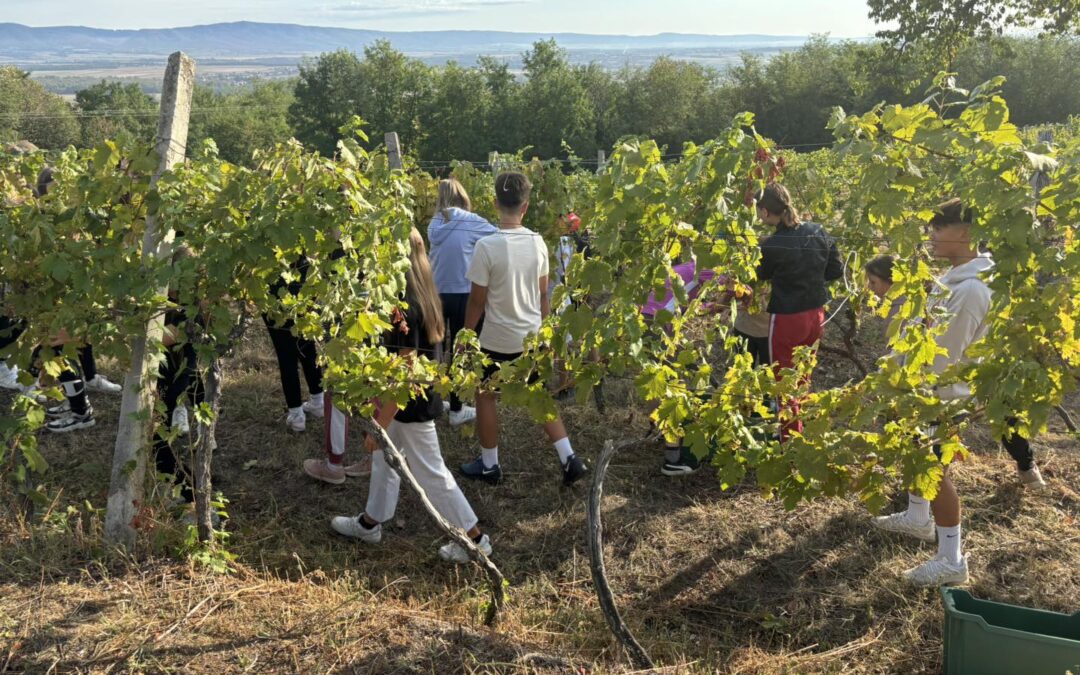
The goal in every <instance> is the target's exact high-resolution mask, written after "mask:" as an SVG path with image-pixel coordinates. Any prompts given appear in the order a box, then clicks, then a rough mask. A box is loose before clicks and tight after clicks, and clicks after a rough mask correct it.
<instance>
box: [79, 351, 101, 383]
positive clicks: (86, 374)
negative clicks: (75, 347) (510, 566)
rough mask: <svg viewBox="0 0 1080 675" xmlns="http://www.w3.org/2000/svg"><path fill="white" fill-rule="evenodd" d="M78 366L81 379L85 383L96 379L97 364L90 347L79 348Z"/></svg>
mask: <svg viewBox="0 0 1080 675" xmlns="http://www.w3.org/2000/svg"><path fill="white" fill-rule="evenodd" d="M79 366H80V367H81V368H82V374H83V379H85V380H86V381H87V382H89V381H90V380H92V379H94V378H95V377H97V362H96V361H94V348H93V346H91V345H86V346H85V347H80V348H79Z"/></svg>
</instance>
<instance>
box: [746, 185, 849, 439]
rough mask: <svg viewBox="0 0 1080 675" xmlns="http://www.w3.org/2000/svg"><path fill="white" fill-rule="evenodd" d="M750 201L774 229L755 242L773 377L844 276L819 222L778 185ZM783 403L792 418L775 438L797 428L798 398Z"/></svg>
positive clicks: (806, 343)
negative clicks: (806, 218) (764, 286)
mask: <svg viewBox="0 0 1080 675" xmlns="http://www.w3.org/2000/svg"><path fill="white" fill-rule="evenodd" d="M756 203H757V216H758V218H759V219H760V220H761V222H763V223H765V224H766V225H769V226H771V227H774V228H776V230H775V232H774V233H773V234H772V235H771V236H769V237H768V238H766V239H765V240H764V241H762V242H761V261H760V262H759V263H758V269H757V277H758V279H760V280H761V281H768V282H770V283H771V284H772V292H771V294H770V296H769V305H768V308H767V310H768V312H769V315H770V322H769V360H770V361H771V362H772V364H773V369H774V370H775V371H776V376H777V378H778V379H779V377H780V371H781V369H783V368H791V367H793V365H794V355H795V349H796V348H797V347H814V346H816V345H817V343H818V341H819V340H820V339H821V334H822V329H823V327H824V323H825V303H826V302H828V301H829V290H828V286H829V283H830V282H833V281H836V280H837V279H839V278H840V277H842V276H843V275H844V265H843V263H842V262H841V260H840V252H839V251H838V249H837V247H836V241H835V240H834V239H833V238H832V237H830V236H829V234H828V233H827V232H826V231H825V228H823V227H822V226H821V225H819V224H817V223H811V222H803V221H801V220H800V219H799V216H798V213H796V211H795V207H794V205H793V204H792V202H791V195H790V194H789V193H788V191H787V189H786V188H785V187H784V186H782V185H780V184H778V183H770V184H769V185H766V186H765V188H764V189H763V190H761V192H759V193H758V195H757V199H756ZM789 407H790V408H791V411H792V413H793V416H794V419H793V420H791V421H788V422H787V423H785V424H784V425H783V427H782V429H781V431H780V440H781V441H783V440H786V439H787V437H788V435H789V434H790V433H791V432H802V422H800V421H799V420H798V414H799V405H798V403H797V402H792V403H790V404H789Z"/></svg>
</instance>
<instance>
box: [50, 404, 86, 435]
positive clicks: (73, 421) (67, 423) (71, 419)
mask: <svg viewBox="0 0 1080 675" xmlns="http://www.w3.org/2000/svg"><path fill="white" fill-rule="evenodd" d="M95 424H97V422H96V421H95V420H94V410H93V408H90V409H88V410H87V411H86V414H85V415H76V414H74V413H71V414H69V415H68V416H67V417H61V418H60V419H55V420H52V421H51V422H49V423H48V424H46V425H45V428H46V429H48V430H49V431H51V432H53V433H57V434H66V433H67V432H69V431H78V430H79V429H89V428H90V427H92V426H94V425H95Z"/></svg>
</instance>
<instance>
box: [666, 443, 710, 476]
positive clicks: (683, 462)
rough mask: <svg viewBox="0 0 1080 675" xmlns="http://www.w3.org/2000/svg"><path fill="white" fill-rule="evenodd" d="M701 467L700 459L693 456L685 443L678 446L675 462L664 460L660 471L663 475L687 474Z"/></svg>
mask: <svg viewBox="0 0 1080 675" xmlns="http://www.w3.org/2000/svg"><path fill="white" fill-rule="evenodd" d="M700 467H701V460H699V459H698V458H697V457H695V456H694V453H693V452H691V451H690V448H688V447H686V446H685V445H684V446H682V447H681V448H679V459H678V461H675V462H669V461H668V460H666V459H665V460H664V463H663V464H662V465H661V466H660V473H662V474H664V475H665V476H689V475H690V474H692V473H694V472H695V471H697V470H698V468H700Z"/></svg>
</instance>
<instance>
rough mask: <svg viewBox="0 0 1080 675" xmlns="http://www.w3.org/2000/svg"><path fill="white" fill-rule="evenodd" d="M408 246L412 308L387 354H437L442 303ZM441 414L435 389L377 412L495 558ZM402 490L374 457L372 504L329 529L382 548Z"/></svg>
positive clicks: (454, 551)
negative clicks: (454, 462)
mask: <svg viewBox="0 0 1080 675" xmlns="http://www.w3.org/2000/svg"><path fill="white" fill-rule="evenodd" d="M409 241H410V244H411V253H410V262H411V263H412V264H411V265H410V268H409V271H408V272H407V273H406V286H405V288H406V290H405V300H406V303H407V304H408V309H407V310H406V312H405V314H404V317H403V318H402V320H399V321H398V322H397V323H396V324H395V326H394V328H393V330H392V331H391V332H390V333H389V335H388V336H387V338H386V341H385V344H386V347H387V349H389V350H390V351H392V352H394V353H396V354H398V355H399V356H404V357H410V356H413V355H415V354H416V353H417V352H419V353H420V354H432V353H434V349H435V345H437V344H438V343H439V342H440V341H442V339H443V335H444V331H445V327H444V325H443V316H442V309H441V301H440V299H439V296H438V293H437V292H436V287H435V282H434V280H433V279H432V273H431V266H430V263H429V261H428V257H427V252H426V251H425V249H424V240H423V238H422V237H421V236H420V233H419V232H418V231H417V230H416V229H413V231H412V235H411V236H410V238H409ZM441 413H442V400H441V399H440V398H439V395H438V393H436V392H435V390H434V389H431V388H430V387H428V388H426V389H425V390H424V391H423V392H422V393H421V394H420V395H419V396H418V397H417V398H414V399H412V400H411V401H409V403H408V404H407V405H406V406H405V407H404V408H400V409H399V408H398V407H397V405H396V404H394V403H393V402H384V403H383V404H382V405H381V406H379V408H378V412H377V413H376V417H375V421H376V422H377V423H378V424H379V425H380V426H381V427H382V428H384V429H386V433H387V435H388V436H389V437H390V440H391V441H393V443H394V445H395V446H396V447H397V448H398V449H399V450H400V451H401V453H402V454H403V455H405V460H406V461H407V462H408V463H409V469H410V470H411V471H412V473H413V475H414V476H416V480H417V481H418V482H419V483H420V485H421V486H422V487H423V488H424V492H425V493H427V496H428V498H429V499H430V500H431V503H432V504H434V505H435V508H436V509H437V510H438V511H439V513H440V514H442V516H443V517H444V518H446V519H447V520H449V521H450V522H451V523H453V524H454V525H457V526H458V527H460V528H461V529H463V530H465V532H466V533H467V534H468V535H469V536H470V537H471V538H472V540H473V541H474V542H476V545H477V546H478V547H479V548H480V550H482V551H483V552H484V553H485V554H488V555H490V554H491V540H490V538H488V536H487V535H486V534H484V533H482V532H481V531H480V528H479V527H478V522H479V521H478V520H477V518H476V514H475V513H473V510H472V507H471V506H469V502H468V501H467V500H466V499H465V495H463V494H462V493H461V488H459V487H458V484H457V482H456V481H455V480H454V477H453V475H451V473H450V470H449V469H448V468H447V466H446V464H445V462H443V457H442V452H441V451H440V449H439V435H438V433H436V431H435V419H436V418H437V417H438V416H439V415H440V414H441ZM374 447H375V445H374V442H373V441H371V440H370V439H369V442H368V448H369V450H370V449H374ZM400 489H401V478H400V477H399V476H398V474H397V473H396V472H395V471H394V470H393V469H391V468H390V465H389V464H387V462H386V458H385V455H384V454H383V452H382V451H377V452H374V453H373V456H372V461H371V481H370V488H369V490H368V498H367V505H366V506H365V507H364V511H363V513H361V514H360V515H359V516H355V517H353V516H336V517H335V518H333V519H332V520H331V521H330V527H332V528H333V529H334V530H335V531H336V532H338V533H340V534H343V535H345V536H347V537H354V538H356V539H359V540H360V541H363V542H364V543H367V544H377V543H379V542H380V541H381V540H382V525H381V523H384V522H386V521H388V520H390V519H391V518H393V517H394V510H395V509H396V508H397V503H398V494H399V492H400ZM439 556H441V557H442V558H443V559H444V560H450V561H452V562H460V563H465V562H468V560H469V555H468V553H467V552H466V551H465V549H464V548H462V547H461V546H460V545H458V544H457V543H456V542H450V543H449V544H446V545H445V546H443V547H442V548H440V549H439Z"/></svg>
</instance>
